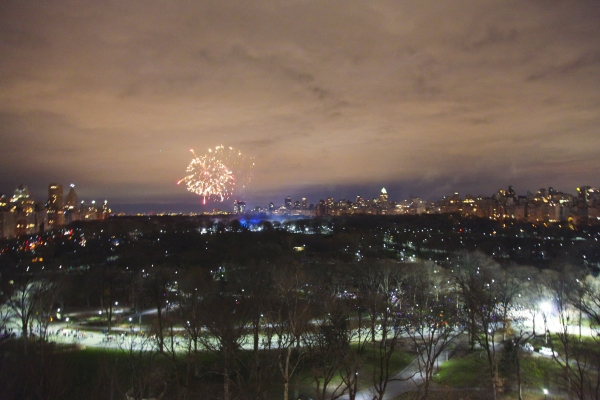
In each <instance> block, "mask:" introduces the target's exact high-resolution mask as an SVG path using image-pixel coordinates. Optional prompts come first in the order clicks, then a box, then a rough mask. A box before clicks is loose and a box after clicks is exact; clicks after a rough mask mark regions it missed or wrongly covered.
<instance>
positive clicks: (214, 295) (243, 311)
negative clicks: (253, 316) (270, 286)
mask: <svg viewBox="0 0 600 400" xmlns="http://www.w3.org/2000/svg"><path fill="white" fill-rule="evenodd" d="M201 307H202V314H201V317H200V322H201V324H202V325H203V326H204V327H205V329H204V330H203V331H202V334H201V336H200V337H199V340H200V342H201V343H202V345H203V347H204V348H206V349H207V350H208V351H210V352H212V353H214V354H216V355H217V356H218V357H219V362H220V367H219V371H218V372H217V373H218V374H219V375H221V376H222V377H223V398H224V400H229V399H230V398H231V392H232V387H233V386H234V385H237V387H238V388H239V387H240V386H241V379H242V377H241V375H240V370H239V368H238V365H239V356H240V351H241V349H242V346H243V344H244V343H245V342H246V332H247V329H248V325H249V317H248V309H247V305H245V304H242V303H241V302H240V301H239V299H238V298H236V297H235V296H231V295H230V294H229V293H221V294H219V293H218V292H216V291H212V292H209V293H206V294H205V295H204V296H203V298H202V304H201Z"/></svg>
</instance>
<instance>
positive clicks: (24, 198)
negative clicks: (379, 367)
mask: <svg viewBox="0 0 600 400" xmlns="http://www.w3.org/2000/svg"><path fill="white" fill-rule="evenodd" d="M110 212H111V211H110V209H109V208H108V203H107V201H106V200H105V201H104V203H103V204H101V205H97V204H96V202H95V201H93V200H92V201H91V202H90V203H85V202H84V201H81V202H78V199H77V193H75V185H70V190H69V192H68V193H67V196H66V197H64V190H63V186H62V185H60V184H57V183H51V184H50V185H48V198H47V199H46V201H45V202H38V201H35V200H34V199H33V197H32V196H31V193H30V192H29V190H28V189H27V187H26V186H23V185H19V186H18V187H17V188H16V189H15V191H14V194H13V196H12V197H11V198H8V197H7V196H6V195H4V194H0V238H3V239H6V238H12V237H15V236H20V235H30V234H35V233H39V232H44V231H48V230H51V229H54V228H57V227H60V226H64V225H66V224H69V223H71V222H73V221H79V220H87V221H90V220H96V219H104V218H106V217H107V216H108V215H109V214H110Z"/></svg>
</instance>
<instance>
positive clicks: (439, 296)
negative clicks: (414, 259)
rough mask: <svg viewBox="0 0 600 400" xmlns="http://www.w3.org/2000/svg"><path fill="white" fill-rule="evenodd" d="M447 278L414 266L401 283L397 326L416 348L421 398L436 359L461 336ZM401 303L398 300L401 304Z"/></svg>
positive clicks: (435, 269) (425, 393)
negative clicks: (400, 307) (404, 331)
mask: <svg viewBox="0 0 600 400" xmlns="http://www.w3.org/2000/svg"><path fill="white" fill-rule="evenodd" d="M450 279H451V276H450V275H449V274H448V273H447V272H446V271H445V270H443V269H441V268H439V267H435V266H434V267H433V268H424V267H423V266H422V265H418V268H417V269H415V270H413V271H412V273H411V274H410V276H408V277H407V278H406V279H405V280H404V282H403V290H402V298H401V299H402V300H403V301H404V302H405V306H404V307H403V309H402V311H401V313H400V320H399V323H400V326H401V327H403V328H404V329H405V330H406V332H407V336H408V337H409V338H410V340H411V341H412V343H413V345H414V346H415V347H416V348H417V358H418V361H419V367H420V368H419V369H420V375H421V378H422V379H423V385H422V386H421V387H420V392H421V398H423V399H426V398H427V397H428V395H429V386H430V383H431V381H432V378H433V373H434V372H435V369H436V365H438V364H439V358H440V357H443V355H444V354H446V358H447V352H448V350H449V347H450V345H451V344H452V343H453V342H454V341H455V340H456V339H457V338H458V337H459V336H460V335H461V334H462V331H463V330H462V328H461V327H460V319H461V316H460V315H459V310H458V309H457V308H456V306H455V304H454V301H453V299H452V294H453V293H452V290H451V287H450V284H449V282H450ZM402 300H401V301H402Z"/></svg>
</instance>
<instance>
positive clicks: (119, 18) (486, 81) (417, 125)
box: [0, 0, 600, 211]
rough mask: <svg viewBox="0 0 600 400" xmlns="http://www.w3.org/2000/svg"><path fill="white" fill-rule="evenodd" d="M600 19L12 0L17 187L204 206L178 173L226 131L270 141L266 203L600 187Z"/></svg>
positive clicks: (477, 1)
mask: <svg viewBox="0 0 600 400" xmlns="http://www.w3.org/2000/svg"><path fill="white" fill-rule="evenodd" d="M599 21H600V2H598V1H584V0H574V1H568V0H564V1H558V0H556V1H555V0H515V1H509V0H502V1H499V0H452V1H441V0H411V1H408V0H407V1H402V0H389V1H387V0H368V1H352V0H344V1H336V0H327V1H324V0H287V1H272V0H262V1H252V0H214V1H212V0H207V1H196V0H193V1H184V0H175V1H153V0H150V1H133V0H132V1H101V2H100V1H81V0H77V1H75V0H73V1H69V0H56V1H48V0H44V1H29V0H20V1H16V0H7V1H3V2H2V4H1V5H0V168H1V171H2V172H1V174H0V192H4V193H7V194H12V191H13V190H14V188H15V187H16V186H17V185H18V184H20V183H23V184H25V185H27V186H28V187H29V188H30V190H31V191H32V192H33V194H34V196H35V198H36V199H38V200H40V201H43V200H45V197H46V192H47V185H48V183H50V182H53V181H56V182H59V183H63V184H64V186H65V187H67V186H68V184H69V183H75V184H76V190H77V191H78V194H79V196H80V197H81V198H83V199H90V200H91V199H92V198H95V199H96V200H103V199H105V198H106V199H108V200H109V203H110V204H111V205H112V206H113V209H115V210H117V211H120V210H124V211H134V210H140V211H148V210H155V211H190V210H192V209H197V210H198V209H201V205H200V204H199V203H200V200H201V199H200V198H199V197H198V196H195V195H194V194H192V193H189V192H187V191H186V190H185V188H184V187H182V186H177V185H176V184H175V183H176V181H177V180H179V179H181V178H183V177H184V176H185V175H186V173H185V169H186V166H187V164H188V163H189V161H190V160H191V153H190V152H189V149H190V148H194V149H195V150H196V152H197V153H203V152H204V151H205V150H207V149H208V148H210V147H214V146H216V145H219V144H223V145H226V146H234V147H236V148H238V149H240V150H241V151H242V152H243V153H244V154H247V155H251V156H253V157H254V158H255V161H256V166H255V169H254V177H253V181H252V184H251V187H250V189H249V190H248V191H247V192H246V194H245V199H246V200H247V201H248V205H249V206H254V205H266V204H267V203H268V202H269V201H274V202H275V203H276V204H281V203H282V202H283V198H284V197H285V196H287V195H291V196H292V197H293V198H294V200H295V199H297V198H299V197H301V196H304V197H307V198H308V202H309V203H316V202H317V201H318V200H319V199H320V198H326V197H329V196H332V197H334V198H342V197H343V198H354V197H355V196H356V195H358V194H360V195H362V196H363V197H366V198H372V197H375V196H376V195H377V194H378V192H379V190H380V188H381V187H382V186H385V187H386V188H387V189H388V192H389V194H390V198H391V199H393V200H402V199H405V198H408V197H409V196H411V195H418V196H421V197H425V198H430V199H432V200H433V199H437V198H439V197H441V196H443V195H446V194H449V193H453V192H454V191H459V192H460V193H461V194H466V193H472V194H474V195H477V194H484V195H491V194H492V193H494V192H495V191H497V190H498V189H499V188H501V187H502V188H505V187H506V186H508V185H514V186H515V189H516V190H517V192H518V193H519V194H525V192H526V191H527V190H532V191H535V190H536V189H538V188H540V187H547V186H553V187H554V188H556V189H559V190H563V191H567V192H574V191H575V187H577V186H579V185H592V186H600V179H599V177H598V170H599V167H600V22H599ZM209 206H211V207H212V206H214V205H209ZM216 206H220V207H221V208H228V207H230V205H229V204H227V205H218V204H217V205H216Z"/></svg>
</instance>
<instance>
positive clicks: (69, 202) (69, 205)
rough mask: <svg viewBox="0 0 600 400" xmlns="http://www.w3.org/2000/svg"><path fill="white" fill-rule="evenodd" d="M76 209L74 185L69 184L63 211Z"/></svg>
mask: <svg viewBox="0 0 600 400" xmlns="http://www.w3.org/2000/svg"><path fill="white" fill-rule="evenodd" d="M76 209H77V193H75V185H73V184H71V189H70V190H69V193H68V194H67V199H66V201H65V211H72V210H76Z"/></svg>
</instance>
